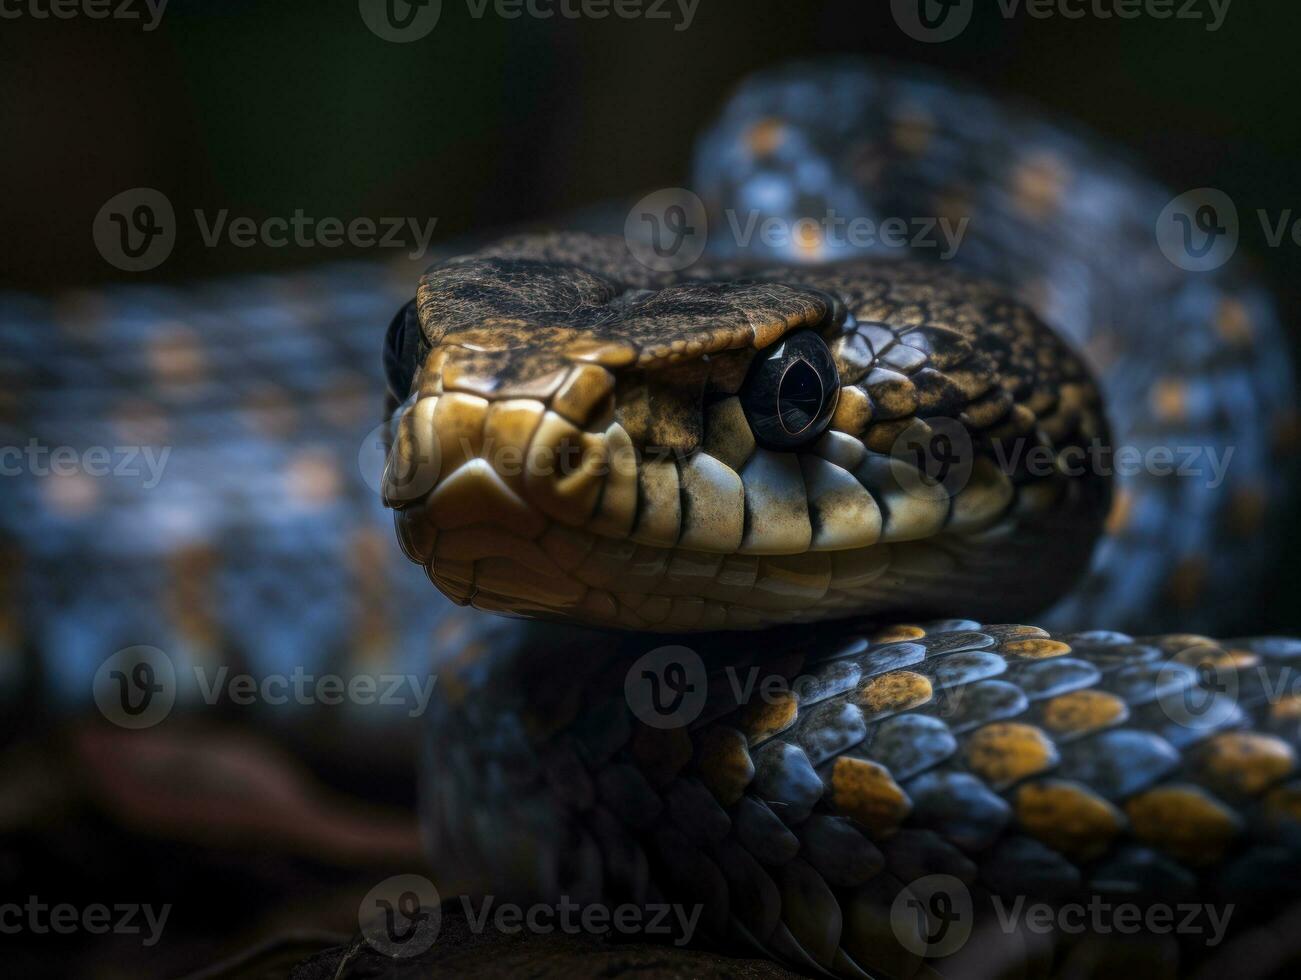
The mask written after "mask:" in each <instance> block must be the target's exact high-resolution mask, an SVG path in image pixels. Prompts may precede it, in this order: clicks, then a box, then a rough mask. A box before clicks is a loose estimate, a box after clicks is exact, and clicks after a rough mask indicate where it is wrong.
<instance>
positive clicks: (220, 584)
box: [0, 263, 448, 744]
mask: <svg viewBox="0 0 1301 980" xmlns="http://www.w3.org/2000/svg"><path fill="white" fill-rule="evenodd" d="M404 294H405V295H407V296H409V295H410V272H409V270H408V269H405V268H404V269H402V270H400V271H397V272H395V271H394V270H392V269H388V268H386V267H385V266H383V265H380V264H369V263H359V264H354V265H343V264H340V265H334V266H327V267H322V268H318V269H314V270H311V271H307V272H299V273H294V274H286V275H280V276H275V277H270V276H267V277H252V276H250V277H244V278H240V279H228V280H221V281H214V282H208V283H204V284H201V285H197V286H191V287H186V288H181V287H175V288H163V287H141V286H118V287H112V288H106V289H102V290H97V291H94V292H89V291H87V292H70V293H68V294H65V295H63V296H60V297H58V298H56V299H47V298H35V297H24V296H15V295H12V294H0V351H2V352H3V353H2V354H0V445H3V446H6V447H17V448H19V449H20V450H22V451H23V452H24V454H25V453H26V451H27V447H28V446H29V444H34V445H36V446H37V447H44V449H45V452H46V455H45V456H43V457H42V456H38V457H34V458H35V463H36V465H37V466H43V467H44V469H40V470H37V471H36V472H32V471H31V470H30V469H29V468H28V467H27V466H26V465H24V464H25V461H26V459H27V458H28V457H27V456H26V455H24V456H23V457H22V458H21V459H15V458H14V457H13V456H11V455H9V456H6V458H5V464H6V466H8V467H14V466H18V467H20V468H21V469H22V470H23V472H22V474H21V475H17V476H14V475H5V476H4V477H3V478H0V580H2V581H0V684H2V689H3V692H4V693H3V695H0V697H11V698H13V699H15V701H17V702H18V703H20V704H22V705H24V706H26V707H28V708H33V709H34V708H35V707H36V706H39V705H47V706H50V707H51V708H52V709H53V710H56V711H65V710H67V711H77V710H83V709H85V708H87V707H90V709H91V710H92V711H93V710H94V708H93V702H92V701H91V693H92V687H93V684H92V682H93V678H94V677H95V673H96V671H97V669H98V668H99V667H100V665H101V664H102V663H103V662H104V660H105V659H106V658H107V657H108V656H109V655H110V654H112V653H113V652H114V651H116V650H119V649H122V648H126V647H131V646H135V645H139V644H147V645H151V646H155V647H157V648H159V649H161V650H162V651H164V652H165V653H166V654H167V656H168V657H169V658H170V659H171V661H172V663H173V664H174V666H175V670H176V678H177V703H176V708H175V710H176V711H177V712H178V713H180V712H182V711H185V710H195V711H199V712H205V711H206V712H208V713H211V712H212V710H213V709H211V708H209V707H207V706H206V705H204V704H203V702H202V701H201V700H200V698H201V696H202V690H201V689H200V688H199V686H198V685H197V684H196V682H195V676H194V673H193V669H194V668H201V669H203V670H204V671H205V672H206V674H207V680H208V683H209V684H213V683H216V682H217V681H216V678H217V677H218V674H217V672H218V671H221V670H223V669H224V670H225V671H227V673H228V675H238V674H241V673H243V672H248V673H250V674H251V675H252V676H253V677H255V678H258V679H260V678H262V677H265V676H268V675H272V674H286V675H288V674H291V673H292V672H293V671H294V669H295V668H297V669H300V670H302V671H304V672H305V673H307V674H309V675H312V676H321V675H324V674H327V673H336V674H339V675H340V676H342V677H343V678H345V679H347V678H350V677H352V676H354V675H356V674H375V673H382V672H386V671H392V672H396V673H399V674H405V673H417V674H423V673H425V672H427V669H428V665H427V661H428V645H429V637H430V635H431V633H432V630H433V627H434V625H435V624H436V623H437V622H438V619H439V617H440V615H441V614H442V613H444V612H445V611H446V610H447V608H448V607H447V605H446V604H445V603H440V602H436V601H431V600H432V599H433V597H432V596H431V595H430V594H429V591H430V590H429V586H428V583H427V582H426V581H425V580H424V578H423V576H421V575H420V574H419V572H418V571H417V570H415V569H411V568H410V567H409V566H408V565H407V563H406V562H404V561H402V560H401V556H400V553H399V551H398V549H397V546H396V544H395V542H394V541H393V536H392V531H391V523H392V519H391V517H390V515H389V514H388V512H387V511H385V509H384V507H383V505H382V503H381V502H380V500H379V499H378V494H377V493H376V488H377V486H378V480H379V470H380V465H381V462H382V451H383V450H382V445H381V443H380V440H378V439H371V440H370V449H369V451H367V450H366V446H367V441H368V440H367V437H368V434H370V433H372V432H374V430H375V428H376V412H377V410H378V409H379V408H380V407H381V405H382V400H381V398H380V396H379V391H380V388H381V385H382V379H381V372H380V370H379V367H380V366H379V363H378V360H377V359H376V357H375V345H376V334H377V329H378V328H377V324H382V323H383V322H384V320H385V319H386V318H387V317H388V316H389V315H391V314H392V312H393V309H394V308H395V307H396V306H397V305H398V304H400V303H401V302H402V300H403V298H404ZM60 447H65V448H62V449H61V452H63V453H65V454H66V453H68V452H71V453H73V454H75V455H74V458H75V460H76V461H86V462H90V461H93V460H94V456H93V455H91V454H92V453H96V452H98V453H107V462H106V464H105V465H106V467H107V470H108V472H107V474H106V475H104V476H96V475H92V474H91V473H90V472H86V470H85V468H83V467H81V466H79V465H74V466H72V467H71V468H68V467H67V466H66V462H64V461H60V465H59V466H58V467H55V466H53V465H52V461H51V459H50V457H49V452H50V450H53V449H57V448H60ZM97 447H98V448H97ZM146 453H150V454H152V460H153V462H154V464H155V468H154V469H151V468H150V466H149V465H148V464H147V460H146V456H145V454H146ZM363 469H365V472H363ZM256 710H257V713H258V720H259V723H260V724H264V725H266V724H277V723H278V724H280V725H281V726H282V727H281V731H282V732H285V733H287V734H288V735H290V736H291V737H298V736H304V737H309V738H310V737H312V736H313V735H314V734H316V733H319V731H320V728H318V727H317V726H316V725H312V726H305V725H304V724H303V723H304V720H305V717H306V716H307V715H309V714H310V709H307V708H301V707H300V706H298V705H297V704H296V703H295V702H294V701H292V700H291V701H290V702H289V703H288V704H287V705H275V706H266V705H259V708H258V709H256ZM394 714H395V715H396V716H397V717H396V718H395V719H390V720H394V721H397V722H398V723H400V724H402V725H409V724H410V720H409V718H408V717H407V712H406V708H405V707H404V708H402V709H399V710H397V711H395V712H394ZM381 715H383V712H382V711H371V712H356V713H353V712H349V711H346V710H339V709H327V710H325V711H320V712H316V714H315V715H313V716H312V717H313V720H315V721H320V722H321V724H322V725H323V726H328V728H329V729H330V730H331V731H334V732H339V733H340V734H345V733H348V729H349V726H351V725H353V724H355V723H358V722H360V723H362V724H364V723H365V720H366V719H370V720H371V721H374V722H379V721H380V716H381ZM309 727H310V729H311V731H310V732H309V731H308V728H309ZM356 734H357V732H356V731H355V730H353V731H352V732H351V733H348V735H347V737H348V738H350V739H352V742H353V744H356Z"/></svg>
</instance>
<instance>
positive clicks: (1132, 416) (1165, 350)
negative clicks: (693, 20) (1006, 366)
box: [692, 59, 1298, 632]
mask: <svg viewBox="0 0 1301 980" xmlns="http://www.w3.org/2000/svg"><path fill="white" fill-rule="evenodd" d="M1079 130H1080V128H1079V127H1078V126H1071V125H1060V124H1056V123H1054V122H1051V121H1047V120H1045V119H1043V118H1041V117H1038V116H1036V115H1034V114H1032V113H1030V112H1026V111H1020V110H1018V109H1017V108H1016V107H1015V106H1009V105H1006V104H1002V103H1000V102H998V101H995V100H994V99H992V98H989V97H988V96H985V95H983V94H981V93H980V92H977V91H973V90H972V89H970V88H968V87H965V86H962V85H957V84H954V83H953V82H952V81H951V80H947V79H945V78H944V77H942V76H936V75H930V74H927V73H925V72H922V71H919V70H914V69H907V70H905V69H902V68H886V67H880V66H872V65H867V64H864V63H862V62H859V61H851V60H844V61H836V60H834V59H832V60H824V61H820V62H818V63H816V64H814V63H809V64H793V65H788V66H785V67H781V68H778V69H776V70H773V71H770V72H764V73H760V74H758V75H755V76H754V77H752V78H750V79H748V80H747V81H745V82H744V83H743V84H742V85H741V86H740V87H739V89H738V91H737V92H736V94H735V95H734V96H733V98H732V99H731V100H730V101H729V103H728V104H727V106H726V107H725V108H724V110H723V112H722V114H721V116H720V118H719V120H718V122H717V124H716V125H715V126H714V127H712V128H711V129H710V130H709V131H708V132H707V133H706V134H705V135H704V137H703V138H702V140H701V142H700V146H699V151H698V154H697V159H696V166H695V170H694V179H693V185H692V186H693V188H694V189H695V190H696V191H697V192H698V193H699V194H700V195H701V197H703V198H704V200H705V202H706V204H707V206H708V209H709V213H710V238H709V245H710V248H711V250H712V251H713V252H714V253H715V254H724V255H733V256H738V257H739V256H746V257H748V258H750V259H752V260H753V259H758V260H760V261H762V260H763V259H764V258H777V259H780V260H782V261H787V262H809V261H813V262H824V261H830V260H836V259H842V258H845V257H848V256H853V255H859V254H864V253H865V252H866V253H867V254H885V255H894V256H898V255H899V254H901V252H904V253H906V254H908V255H910V256H914V257H921V258H924V259H929V260H932V261H936V260H938V261H940V262H941V264H942V265H943V266H944V267H945V268H948V269H950V270H961V271H965V272H968V273H974V274H976V275H979V276H981V277H986V278H990V279H993V280H995V281H998V282H1001V283H1003V284H1004V285H1005V286H1006V287H1007V288H1008V289H1009V290H1010V291H1011V292H1012V293H1013V294H1014V295H1016V296H1017V297H1018V298H1020V299H1021V300H1022V301H1023V302H1025V303H1027V304H1029V306H1030V307H1031V308H1033V309H1034V310H1036V311H1037V312H1038V313H1039V314H1040V315H1041V316H1042V317H1043V319H1044V320H1045V321H1046V322H1047V323H1049V324H1051V325H1052V326H1053V327H1054V329H1057V330H1060V331H1061V332H1062V334H1063V336H1065V337H1067V338H1069V339H1070V341H1071V342H1072V343H1073V344H1074V345H1075V346H1076V348H1077V349H1078V350H1080V351H1081V352H1082V354H1083V355H1084V357H1085V359H1086V360H1087V361H1088V362H1089V364H1090V366H1091V367H1092V368H1093V369H1094V370H1095V371H1096V373H1097V376H1098V378H1099V380H1100V382H1101V385H1102V389H1103V393H1104V396H1105V397H1104V402H1105V404H1106V406H1107V411H1108V416H1109V420H1110V422H1111V428H1112V433H1113V436H1114V438H1115V444H1116V446H1117V447H1118V448H1119V447H1133V448H1134V449H1135V450H1137V451H1138V452H1141V453H1144V454H1146V453H1148V452H1149V451H1151V450H1153V449H1156V448H1160V447H1166V448H1169V449H1172V450H1175V451H1176V452H1178V451H1179V450H1181V449H1186V450H1193V449H1196V448H1197V447H1200V450H1199V451H1200V453H1201V457H1202V467H1203V468H1204V469H1205V468H1206V467H1205V460H1206V457H1207V453H1208V451H1209V450H1214V451H1215V452H1216V453H1217V454H1218V455H1220V456H1221V457H1222V456H1223V454H1224V453H1226V452H1231V453H1232V457H1231V464H1230V465H1229V467H1228V469H1227V472H1226V475H1225V478H1224V481H1223V483H1222V484H1220V483H1217V482H1216V481H1213V480H1209V479H1206V478H1189V477H1188V476H1186V475H1179V474H1166V473H1158V472H1153V471H1152V468H1148V467H1143V468H1141V471H1139V472H1135V473H1126V472H1120V473H1118V488H1117V494H1116V504H1115V508H1114V510H1113V512H1112V517H1111V522H1110V528H1109V529H1110V531H1111V533H1110V534H1109V535H1108V538H1107V540H1106V541H1105V542H1104V544H1103V546H1102V547H1101V548H1100V549H1099V550H1098V552H1097V554H1096V556H1095V559H1094V567H1093V571H1092V574H1091V575H1090V577H1089V578H1088V580H1087V581H1086V582H1084V583H1083V584H1082V586H1081V587H1080V588H1079V589H1076V590H1075V591H1074V592H1073V593H1072V594H1071V596H1070V597H1069V598H1068V599H1067V600H1066V601H1065V602H1063V603H1062V604H1061V605H1060V606H1059V607H1058V608H1057V609H1055V610H1053V612H1052V613H1051V615H1050V616H1049V619H1050V620H1051V622H1052V623H1053V624H1054V625H1056V626H1058V627H1061V628H1072V629H1074V628H1087V627H1089V626H1092V625H1096V624H1098V623H1106V624H1107V625H1109V626H1111V627H1114V628H1119V629H1136V630H1142V631H1152V630H1154V629H1198V630H1202V631H1217V632H1218V631H1223V630H1224V629H1226V628H1227V629H1231V630H1236V629H1242V628H1244V622H1246V623H1249V620H1244V616H1245V615H1249V611H1250V608H1251V607H1250V602H1251V599H1252V595H1253V588H1252V583H1253V582H1254V581H1258V580H1259V579H1258V577H1259V576H1261V575H1266V574H1268V573H1269V571H1270V562H1269V560H1268V555H1269V551H1270V546H1269V541H1268V538H1269V535H1268V531H1267V529H1268V528H1269V527H1270V526H1271V522H1272V517H1271V515H1272V514H1274V513H1276V512H1277V509H1278V508H1279V507H1280V506H1281V505H1282V504H1283V502H1284V501H1285V499H1286V489H1287V487H1288V485H1289V483H1290V474H1291V472H1292V469H1293V465H1294V464H1293V463H1292V462H1290V461H1291V460H1293V459H1294V458H1295V450H1296V443H1297V439H1296V433H1297V432H1298V426H1297V424H1296V411H1295V398H1294V394H1293V375H1292V370H1291V363H1290V359H1289V357H1288V355H1287V347H1286V345H1285V343H1284V341H1283V340H1282V336H1281V329H1280V325H1279V322H1278V315H1277V312H1276V310H1275V308H1274V305H1273V303H1272V301H1271V299H1270V297H1269V296H1268V294H1267V293H1266V292H1265V291H1264V290H1262V289H1261V288H1260V287H1259V286H1258V285H1256V284H1254V283H1252V282H1251V281H1250V279H1248V278H1246V276H1245V273H1244V269H1243V264H1244V261H1245V260H1243V259H1241V258H1239V259H1236V260H1234V261H1233V262H1230V263H1229V264H1228V265H1226V266H1224V267H1223V268H1221V269H1218V270H1216V271H1214V272H1204V273H1196V274H1190V273H1187V272H1184V271H1182V270H1181V269H1180V268H1178V267H1176V266H1175V265H1174V264H1173V263H1172V262H1170V261H1168V260H1167V259H1166V258H1165V256H1164V255H1163V254H1162V253H1161V251H1160V250H1159V249H1158V247H1157V238H1156V233H1155V229H1156V228H1157V222H1158V217H1159V216H1160V215H1161V213H1162V210H1163V209H1164V208H1165V207H1166V206H1167V204H1169V203H1170V201H1171V199H1172V198H1173V197H1174V192H1173V191H1171V190H1168V189H1166V188H1163V187H1161V186H1160V185H1159V184H1157V183H1155V182H1154V181H1152V180H1151V179H1150V178H1148V177H1147V176H1145V175H1144V174H1143V173H1141V172H1140V171H1139V170H1137V169H1135V168H1134V167H1132V166H1130V165H1129V164H1128V163H1127V162H1126V161H1125V156H1124V153H1123V151H1121V150H1118V149H1117V148H1116V147H1114V146H1109V145H1105V144H1101V143H1099V142H1095V141H1093V140H1091V139H1089V138H1088V137H1087V136H1085V135H1081V134H1080V131H1079ZM828 211H832V212H834V213H835V214H837V215H839V216H840V217H841V219H842V220H844V219H849V218H869V219H872V220H873V221H875V222H876V223H877V224H878V226H879V224H880V222H882V221H885V220H887V219H892V218H893V219H902V220H903V221H905V222H909V224H908V225H907V231H906V233H905V237H906V238H907V239H908V241H909V246H910V247H908V248H905V249H902V250H901V249H899V248H892V247H888V245H883V244H881V243H880V242H879V241H877V242H874V243H864V242H861V241H854V240H852V239H851V238H850V235H849V232H848V229H847V228H846V227H844V226H841V227H840V228H839V232H838V234H837V233H836V229H835V228H834V226H832V227H831V230H830V231H829V232H828V233H825V234H824V233H820V232H819V230H818V227H819V226H813V227H811V228H810V227H807V226H799V225H795V222H796V221H797V220H798V219H800V218H803V217H811V218H814V219H822V218H823V217H824V216H825V215H826V214H827V212H828ZM771 218H777V219H781V220H783V221H784V222H785V225H784V226H785V227H795V228H796V229H797V230H798V229H804V230H803V231H802V232H801V233H800V234H796V235H794V236H791V237H790V240H789V241H782V240H778V241H776V242H774V243H772V244H771V245H769V244H767V243H766V242H765V241H764V239H763V237H762V236H760V235H754V236H753V237H752V238H750V239H748V240H747V239H742V238H741V237H740V236H738V235H735V234H734V233H732V232H730V231H729V230H728V229H730V228H731V227H732V226H733V224H735V226H736V227H739V228H746V227H750V224H749V223H750V222H751V221H752V220H753V221H755V222H761V221H764V220H766V219H771ZM928 220H929V221H931V222H932V223H934V222H936V221H937V220H945V221H948V222H949V225H950V228H952V229H955V230H956V229H959V228H960V227H962V223H963V222H966V225H965V233H964V234H963V235H962V237H961V242H960V245H959V246H958V247H957V248H956V250H953V251H952V254H950V253H949V249H948V248H947V247H946V239H945V238H944V236H943V234H942V233H941V231H940V230H938V229H936V228H934V227H933V224H932V226H931V227H930V230H929V231H927V226H925V225H920V224H917V223H916V222H918V221H922V222H924V221H928ZM919 232H922V233H925V236H926V237H927V238H929V240H930V242H931V243H932V244H929V245H928V244H926V243H925V242H922V244H921V246H920V247H912V246H913V243H914V242H915V240H916V239H915V238H914V236H915V235H916V234H917V233H919ZM878 237H879V236H878ZM742 246H743V247H742ZM1186 458H1188V457H1187V454H1186V453H1180V459H1186ZM1208 600H1209V601H1208Z"/></svg>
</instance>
